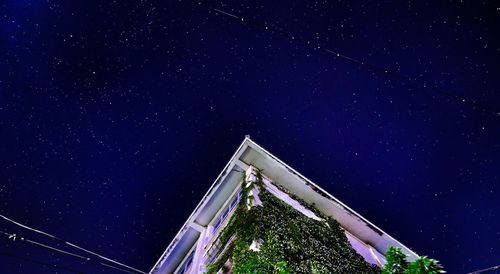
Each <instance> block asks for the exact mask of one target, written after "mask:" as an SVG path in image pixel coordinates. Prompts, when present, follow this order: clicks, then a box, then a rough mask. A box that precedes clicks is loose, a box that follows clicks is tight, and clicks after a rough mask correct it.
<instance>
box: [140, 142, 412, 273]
mask: <svg viewBox="0 0 500 274" xmlns="http://www.w3.org/2000/svg"><path fill="white" fill-rule="evenodd" d="M249 166H254V167H256V168H258V169H261V170H262V171H263V173H264V174H265V175H266V176H267V177H268V178H270V179H271V180H273V182H275V183H276V184H279V185H282V186H283V187H285V188H286V189H288V190H289V191H290V192H291V193H293V194H294V195H296V196H298V197H299V198H301V199H303V200H304V201H305V202H307V203H310V204H312V203H314V206H315V207H316V208H317V209H318V210H320V211H321V212H322V213H323V214H325V215H327V216H331V217H332V218H334V219H336V220H337V221H338V222H339V223H340V225H341V226H342V227H343V228H344V229H345V230H347V231H349V233H351V234H352V235H354V236H355V237H357V238H358V239H360V240H361V241H363V242H365V243H367V244H369V245H371V246H372V247H374V248H375V249H376V250H377V251H378V252H380V253H382V254H385V252H386V250H387V249H388V248H389V247H390V246H395V247H400V248H401V249H402V250H403V252H404V253H405V254H407V255H408V259H409V260H410V261H412V260H414V259H416V258H417V254H416V253H415V252H413V251H412V250H410V249H409V248H407V247H406V246H404V245H403V244H401V243H400V242H398V241H397V240H396V239H394V238H393V237H391V236H390V235H388V234H387V233H385V232H384V231H382V230H381V229H380V228H378V227H377V226H375V225H374V224H372V223H371V222H369V221H368V220H366V219H365V218H364V217H362V216H361V215H360V214H358V213H357V212H355V211H354V210H352V209H351V208H349V207H348V206H346V205H345V204H344V203H342V202H341V201H339V200H338V199H337V198H335V197H333V196H332V195H330V194H329V193H328V192H326V191H325V190H323V189H322V188H321V187H319V186H318V185H316V184H314V183H313V182H311V181H310V180H309V179H307V178H306V177H304V176H303V175H302V174H300V173H299V172H297V171H296V170H294V169H293V168H291V167H290V166H288V165H287V164H285V163H284V162H282V161H281V160H280V159H278V158H277V157H275V156H274V155H272V154H271V153H269V152H268V151H266V150H265V149H264V148H262V147H261V146H259V145H258V144H256V143H255V142H253V141H252V140H251V139H250V138H249V137H245V139H244V140H243V142H242V143H241V145H240V146H239V148H238V149H237V150H236V152H235V153H234V155H233V156H232V157H231V160H230V161H229V162H228V163H227V164H226V166H225V167H224V169H223V171H222V172H221V173H220V174H219V176H218V177H217V179H216V180H215V182H214V183H213V184H212V186H211V187H210V189H209V190H208V192H207V193H206V194H205V196H204V197H203V199H202V200H201V201H200V203H199V204H198V205H197V206H196V208H195V210H194V211H193V213H191V215H190V216H189V218H188V219H187V221H186V222H185V223H184V225H183V226H182V228H181V229H180V231H179V232H178V233H177V235H176V236H175V238H174V239H173V240H172V242H171V243H170V244H169V246H168V247H167V249H166V250H165V252H164V253H163V254H162V256H161V257H160V259H159V260H158V261H157V262H156V264H155V265H154V267H153V268H152V269H151V272H150V273H173V271H174V270H175V269H176V267H177V266H178V265H179V264H180V263H181V262H182V259H183V258H184V257H185V256H186V255H187V253H188V252H189V250H190V249H191V247H192V246H193V244H195V242H196V240H197V239H198V237H199V236H200V233H201V232H200V230H201V229H202V228H204V227H206V226H207V225H208V224H209V223H210V221H211V220H212V219H213V218H214V216H215V214H216V213H217V212H218V210H219V209H220V208H221V207H222V205H223V204H224V202H225V201H226V200H227V199H228V198H229V197H230V195H231V193H233V191H234V190H235V189H236V187H238V185H239V183H240V180H241V173H242V172H243V171H244V170H246V169H247V168H248V167H249Z"/></svg>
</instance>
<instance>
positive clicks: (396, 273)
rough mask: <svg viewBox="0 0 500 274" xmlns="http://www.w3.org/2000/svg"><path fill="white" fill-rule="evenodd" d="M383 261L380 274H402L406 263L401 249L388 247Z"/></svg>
mask: <svg viewBox="0 0 500 274" xmlns="http://www.w3.org/2000/svg"><path fill="white" fill-rule="evenodd" d="M385 259H386V263H385V265H384V268H383V269H382V274H404V272H405V269H406V267H407V266H408V263H407V262H406V255H405V254H404V253H403V251H401V248H396V247H392V246H391V247H389V249H388V250H387V252H386V253H385Z"/></svg>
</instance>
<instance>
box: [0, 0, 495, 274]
mask: <svg viewBox="0 0 500 274" xmlns="http://www.w3.org/2000/svg"><path fill="white" fill-rule="evenodd" d="M213 8H216V9H219V10H223V11H225V12H228V13H231V14H233V15H235V16H237V17H240V18H241V17H242V18H244V20H243V21H241V20H239V19H236V18H234V17H231V16H228V15H224V14H221V13H218V12H216V11H215V10H214V9H213ZM499 16H500V5H498V3H496V4H495V3H494V2H493V1H491V2H484V1H464V2H461V1H415V2H412V1H406V2H403V1H398V2H396V3H390V2H386V1H383V2H376V1H366V2H360V1H323V2H318V1H281V2H277V1H248V2H235V1H226V2H220V1H219V2H216V1H211V2H209V1H203V2H196V1H193V2H189V1H175V2H174V1H149V0H143V1H94V0H90V1H65V2H62V1H55V0H50V1H48V0H47V1H35V0H33V1H29V0H26V1H22V0H17V1H11V0H7V1H2V2H1V3H0V214H2V215H5V216H8V217H10V218H12V219H14V220H18V221H20V222H22V223H24V224H26V225H29V226H32V227H35V228H38V229H41V230H44V231H46V232H49V233H51V234H54V235H57V236H59V237H60V238H62V239H64V240H67V241H70V242H73V243H75V244H79V245H81V246H82V247H85V248H88V249H90V250H93V251H97V252H98V253H100V254H102V255H105V256H108V257H110V258H114V259H117V260H119V261H121V262H124V263H127V264H129V265H132V266H135V267H138V268H140V269H144V270H149V269H150V268H151V267H152V266H153V264H154V262H155V261H156V260H157V259H158V257H159V256H160V254H161V253H162V252H163V250H164V249H165V248H166V246H167V244H168V243H169V242H170V240H171V239H172V238H173V236H174V235H175V233H176V232H177V231H178V229H179V228H180V227H181V225H182V224H183V222H184V221H185V219H186V218H187V217H188V216H189V214H190V212H191V211H192V210H193V209H194V207H195V205H196V204H197V203H198V201H199V200H200V199H201V197H202V196H203V195H204V193H205V192H206V190H207V189H208V188H209V186H210V185H211V184H212V182H213V180H214V179H215V178H216V176H217V175H218V173H219V172H220V171H221V170H222V168H223V167H224V165H225V163H226V162H227V161H228V160H229V158H230V156H231V155H232V153H233V152H234V151H235V150H236V148H237V146H238V145H239V143H240V142H241V141H242V140H243V137H244V135H245V134H250V135H251V137H252V139H253V140H255V141H256V142H257V143H259V144H261V145H262V146H264V147H265V148H266V149H268V150H269V151H271V152H272V153H274V154H275V155H276V156H278V157H279V158H281V159H282V160H283V161H285V162H286V163H288V164H289V165H291V166H292V167H294V168H296V169H297V170H299V171H300V172H301V173H302V174H304V175H305V176H307V177H308V178H310V179H311V180H313V181H314V182H316V183H317V184H319V185H320V186H322V187H323V188H325V189H326V190H327V191H329V192H331V193H332V194H333V195H334V196H336V197H338V198H339V199H340V200H342V201H343V202H345V203H346V204H348V205H349V206H350V207H351V208H353V209H355V210H356V211H358V212H359V213H361V214H362V215H363V216H365V217H366V218H367V219H369V220H370V221H372V222H373V223H375V224H376V225H378V226H379V227H381V228H382V229H384V230H385V231H386V232H388V233H390V234H391V235H393V236H394V237H395V238H397V239H398V240H400V241H401V242H403V243H404V244H406V245H407V246H409V247H410V248H412V249H413V250H415V251H416V252H417V253H418V254H421V255H428V256H430V257H434V258H437V259H439V260H440V261H441V262H442V263H443V265H444V266H445V267H446V269H447V270H448V272H449V273H461V272H462V273H463V272H466V271H472V270H476V269H479V268H485V267H488V266H492V265H496V264H499V263H500V261H499V258H500V217H499V212H500V186H499V167H500V147H499V146H500V115H498V114H497V113H499V112H500V77H498V75H499V73H500V38H499V36H498V23H499ZM325 49H329V50H331V51H334V52H339V53H341V54H342V55H344V56H347V57H348V58H353V59H355V60H357V61H362V62H364V63H365V64H360V63H359V62H357V61H351V60H349V59H348V58H342V57H337V56H336V55H335V54H333V53H330V52H327V51H325ZM384 70H388V73H385V72H384ZM406 78H408V79H409V80H405V79H406ZM0 228H1V230H2V231H6V232H9V233H18V234H19V235H23V236H24V237H27V238H29V239H33V240H36V241H39V242H43V243H46V244H51V245H53V246H59V247H61V248H67V247H64V246H61V245H60V243H58V242H53V241H50V240H49V239H46V238H44V237H40V236H38V235H34V234H33V233H29V232H28V231H26V230H23V229H20V228H19V227H15V226H12V225H10V224H8V223H7V222H5V221H4V220H0ZM43 264H46V265H43ZM53 264H57V265H58V267H59V268H58V269H55V268H54V267H52V266H50V265H53ZM72 270H79V271H83V272H85V273H110V272H112V270H111V269H110V268H106V267H103V266H102V265H98V264H97V263H96V262H95V261H93V260H92V261H91V262H90V263H86V262H82V261H81V260H79V259H75V258H72V257H70V256H66V255H63V254H60V253H57V252H56V253H54V252H51V251H49V250H47V249H44V248H40V247H36V246H33V245H30V244H28V243H26V242H22V241H17V242H9V241H8V240H7V239H6V237H4V236H1V239H0V272H2V273H35V272H36V273H54V272H55V271H58V272H59V273H71V271H72ZM117 273H120V272H117Z"/></svg>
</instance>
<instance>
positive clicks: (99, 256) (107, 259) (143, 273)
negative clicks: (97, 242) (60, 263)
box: [0, 214, 146, 274]
mask: <svg viewBox="0 0 500 274" xmlns="http://www.w3.org/2000/svg"><path fill="white" fill-rule="evenodd" d="M0 217H1V218H3V219H4V220H7V221H8V222H11V223H13V224H15V225H17V226H20V227H22V228H24V229H27V230H30V231H33V232H35V233H38V234H41V235H44V236H47V237H50V238H52V239H54V240H58V241H60V242H62V243H64V244H65V245H68V246H71V247H74V248H76V249H79V250H81V251H84V252H86V253H89V254H92V255H94V256H96V257H98V258H100V259H103V260H105V261H108V262H111V263H114V264H117V265H119V266H122V267H125V268H127V269H130V270H133V271H135V272H137V273H142V274H146V272H144V271H142V270H139V269H137V268H134V267H131V266H128V265H126V264H123V263H120V262H118V261H115V260H112V259H110V258H107V257H105V256H103V255H100V254H98V253H95V252H93V251H90V250H88V249H85V248H83V247H80V246H78V245H75V244H72V243H70V242H67V241H64V240H63V239H61V238H59V237H56V236H54V235H52V234H49V233H46V232H43V231H41V230H38V229H34V228H32V227H29V226H27V225H24V224H21V223H19V222H16V221H14V220H12V219H10V218H7V217H5V216H4V215H2V214H0ZM3 233H4V234H8V233H5V232H3ZM8 235H9V236H14V237H15V234H8ZM22 239H23V238H21V240H22ZM33 244H38V245H43V244H40V243H33ZM45 247H47V248H51V249H55V248H52V247H49V246H45ZM58 251H62V252H65V253H66V251H63V250H58ZM67 253H70V252H67ZM68 255H72V256H77V257H81V258H84V259H85V260H87V261H88V260H90V258H87V257H83V256H79V255H76V254H73V253H70V254H68ZM135 272H134V273H135Z"/></svg>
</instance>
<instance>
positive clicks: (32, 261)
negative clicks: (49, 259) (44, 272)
mask: <svg viewBox="0 0 500 274" xmlns="http://www.w3.org/2000/svg"><path fill="white" fill-rule="evenodd" d="M0 255H2V256H6V257H10V258H15V259H19V260H23V261H28V262H31V263H35V264H38V265H41V266H48V267H52V268H55V269H60V270H66V271H69V272H74V273H78V274H83V272H82V271H79V270H76V269H73V268H69V267H66V266H61V265H58V264H48V263H45V262H42V261H39V260H36V259H33V258H28V257H23V256H19V255H16V254H13V253H8V252H0Z"/></svg>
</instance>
